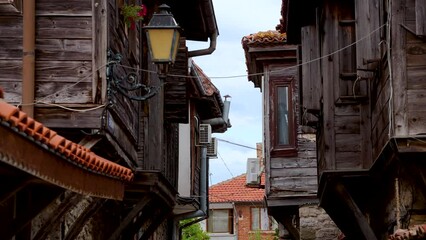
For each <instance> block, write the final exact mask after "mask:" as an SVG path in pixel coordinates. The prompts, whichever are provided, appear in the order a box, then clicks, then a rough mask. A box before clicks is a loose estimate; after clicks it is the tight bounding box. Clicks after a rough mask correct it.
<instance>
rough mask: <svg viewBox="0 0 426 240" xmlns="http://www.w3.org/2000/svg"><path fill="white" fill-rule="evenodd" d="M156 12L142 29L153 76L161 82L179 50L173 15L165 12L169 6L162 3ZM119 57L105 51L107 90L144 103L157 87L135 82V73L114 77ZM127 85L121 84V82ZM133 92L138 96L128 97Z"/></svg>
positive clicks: (154, 92)
mask: <svg viewBox="0 0 426 240" xmlns="http://www.w3.org/2000/svg"><path fill="white" fill-rule="evenodd" d="M159 9H160V12H159V13H154V15H153V16H152V18H151V21H150V22H149V24H148V26H146V27H144V29H145V31H146V35H147V39H148V47H149V53H150V55H151V61H152V62H153V63H155V64H156V65H157V73H158V76H159V78H160V81H161V82H162V81H164V78H165V77H166V76H167V73H168V71H169V67H170V65H172V64H173V63H174V62H175V59H176V54H177V50H178V47H179V37H180V33H179V30H180V27H179V26H178V25H177V24H176V21H175V19H174V18H173V15H172V14H170V13H169V9H170V7H169V6H167V5H166V4H162V5H161V6H159ZM121 58H122V56H121V55H120V54H113V53H112V51H108V59H109V60H110V61H111V64H108V67H107V79H108V80H109V82H110V87H109V88H110V89H111V90H113V91H114V92H119V93H121V94H122V95H124V96H126V97H127V98H129V99H131V100H135V101H145V100H147V99H149V98H151V97H153V96H154V95H155V94H157V93H158V91H159V90H160V88H161V84H160V85H159V86H155V87H154V86H147V85H145V84H142V83H139V81H137V79H138V75H137V74H136V73H129V74H128V75H127V76H125V77H121V78H116V77H114V74H113V70H114V65H115V64H116V63H119V62H120V61H121ZM125 81H126V82H127V83H125V84H124V82H125ZM136 90H142V95H136V94H130V92H134V91H136Z"/></svg>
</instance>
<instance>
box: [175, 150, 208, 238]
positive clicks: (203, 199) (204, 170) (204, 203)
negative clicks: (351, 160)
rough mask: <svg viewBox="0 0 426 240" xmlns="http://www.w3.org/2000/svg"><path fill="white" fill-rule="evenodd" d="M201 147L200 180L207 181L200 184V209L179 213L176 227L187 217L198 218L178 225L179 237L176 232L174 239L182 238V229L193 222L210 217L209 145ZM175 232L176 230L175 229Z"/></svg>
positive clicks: (176, 218)
mask: <svg viewBox="0 0 426 240" xmlns="http://www.w3.org/2000/svg"><path fill="white" fill-rule="evenodd" d="M200 148H201V164H200V169H201V173H200V181H201V183H205V184H201V186H200V195H201V196H200V209H199V210H197V211H194V212H189V213H184V214H181V215H178V216H176V217H175V219H174V220H175V224H174V227H175V226H176V225H177V224H179V221H181V220H185V219H191V218H197V219H195V220H194V221H191V222H189V223H186V224H185V225H182V226H179V227H178V236H177V237H178V238H176V236H175V234H173V238H174V239H180V236H181V234H182V229H183V228H186V227H188V226H191V225H192V224H195V223H198V222H201V221H203V220H204V219H207V218H208V217H209V201H208V197H209V194H208V191H209V188H208V185H209V181H208V177H207V176H208V169H209V168H208V159H207V146H205V145H203V146H201V147H200ZM173 232H175V231H173Z"/></svg>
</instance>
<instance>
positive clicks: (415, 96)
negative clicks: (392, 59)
mask: <svg viewBox="0 0 426 240" xmlns="http://www.w3.org/2000/svg"><path fill="white" fill-rule="evenodd" d="M422 9H423V14H424V11H425V9H426V2H425V1H416V0H407V1H406V14H405V25H406V26H407V27H408V28H409V29H416V26H418V28H421V29H422V28H424V26H425V25H426V23H425V21H426V18H425V16H422V13H421V12H422V11H421V10H422ZM416 17H417V18H416ZM418 21H423V22H418ZM421 26H423V27H421ZM419 30H420V29H419ZM420 32H422V31H420ZM401 37H402V38H405V41H406V47H405V49H406V54H407V55H406V69H407V74H406V79H405V80H404V79H403V80H402V81H406V86H407V107H406V110H407V121H408V122H407V127H408V135H418V134H425V133H426V104H425V102H426V42H425V41H424V39H422V38H419V37H418V36H416V35H415V34H413V33H410V32H408V31H406V32H405V34H403V35H402V36H401Z"/></svg>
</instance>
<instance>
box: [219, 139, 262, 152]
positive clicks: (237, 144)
mask: <svg viewBox="0 0 426 240" xmlns="http://www.w3.org/2000/svg"><path fill="white" fill-rule="evenodd" d="M216 139H217V140H218V141H221V142H226V143H229V144H232V145H236V146H239V147H244V148H248V149H253V150H257V148H255V147H250V146H246V145H243V144H239V143H235V142H231V141H228V140H225V139H221V138H216Z"/></svg>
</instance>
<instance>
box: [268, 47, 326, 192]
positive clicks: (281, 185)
mask: <svg viewBox="0 0 426 240" xmlns="http://www.w3.org/2000/svg"><path fill="white" fill-rule="evenodd" d="M288 51H296V52H295V54H292V56H293V58H286V59H285V61H283V62H281V63H276V62H275V63H272V62H271V63H266V64H265V72H268V74H267V76H266V77H265V87H264V88H263V89H264V103H265V108H264V111H265V112H264V117H265V120H264V124H265V125H264V128H265V131H264V132H265V149H266V151H265V158H266V166H265V167H266V186H265V187H266V189H265V191H266V196H267V198H270V199H281V200H286V199H291V198H294V197H297V198H298V199H302V198H304V197H312V196H315V195H316V193H317V186H318V185H317V162H316V141H315V135H314V134H309V133H306V132H304V128H303V127H302V125H301V124H300V117H301V115H302V114H303V113H302V112H300V102H299V100H300V96H299V86H300V85H299V79H300V73H299V70H298V68H294V67H292V66H294V65H296V64H297V62H298V61H297V59H298V58H299V57H298V56H299V54H298V51H297V48H292V47H291V46H289V47H288ZM284 69H285V70H284ZM283 78H285V79H292V81H294V82H293V84H294V85H293V86H294V88H293V89H292V96H293V98H292V103H291V104H292V105H293V107H292V110H293V112H294V118H295V122H296V124H295V126H296V128H297V129H296V136H297V140H296V141H297V144H296V145H297V153H296V154H294V155H293V156H287V157H276V156H275V155H277V154H272V151H271V149H272V148H273V143H272V142H271V141H272V139H273V138H272V136H271V133H272V132H274V131H276V128H275V127H274V126H272V125H271V121H270V119H271V118H274V115H273V114H274V111H273V110H271V108H272V104H273V101H274V100H272V98H271V93H270V91H271V89H270V87H269V86H271V84H273V81H275V80H277V81H280V80H282V79H283Z"/></svg>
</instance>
